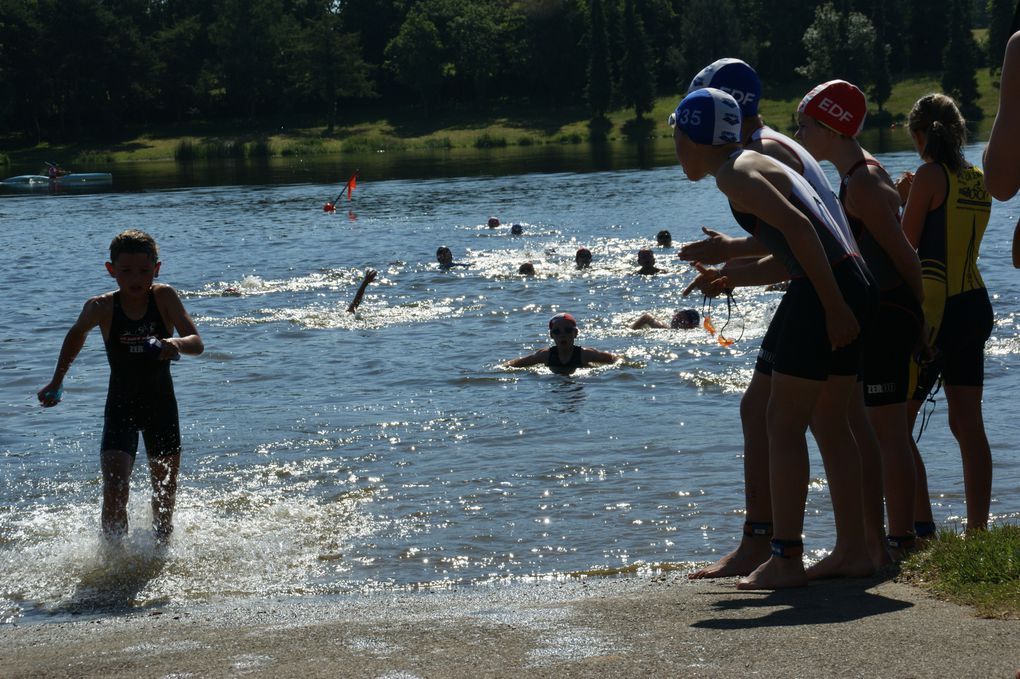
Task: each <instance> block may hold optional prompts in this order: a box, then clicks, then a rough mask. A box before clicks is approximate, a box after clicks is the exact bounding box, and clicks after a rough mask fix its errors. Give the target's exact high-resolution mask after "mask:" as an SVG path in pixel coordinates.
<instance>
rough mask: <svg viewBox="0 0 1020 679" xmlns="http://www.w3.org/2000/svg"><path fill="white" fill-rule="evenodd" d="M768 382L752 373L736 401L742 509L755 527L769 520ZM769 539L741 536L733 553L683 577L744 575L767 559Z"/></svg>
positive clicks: (764, 377)
mask: <svg viewBox="0 0 1020 679" xmlns="http://www.w3.org/2000/svg"><path fill="white" fill-rule="evenodd" d="M771 382H772V378H771V377H770V376H769V375H766V374H765V373H762V372H758V371H757V370H755V371H754V375H753V376H752V377H751V383H750V384H749V385H748V386H747V391H745V392H744V397H743V398H742V399H740V424H741V428H742V429H743V432H744V508H745V509H746V512H747V513H746V518H747V521H749V522H754V523H758V524H768V523H771V521H772V495H771V492H770V490H769V441H768V427H767V421H766V413H767V409H768V402H769V392H770V391H771V389H772V387H771ZM770 538H771V535H769V534H763V535H746V534H745V535H744V536H743V537H742V538H741V540H740V545H739V546H738V547H737V548H736V549H735V550H733V551H732V552H730V553H729V554H727V555H726V556H724V557H723V558H721V559H719V560H718V561H716V562H715V563H714V564H712V565H711V566H707V567H705V568H702V569H701V570H698V571H695V572H693V573H691V574H690V575H689V576H687V577H689V578H691V579H692V580H699V579H702V578H727V577H731V576H734V575H747V574H748V573H750V572H751V571H753V570H754V569H755V568H757V567H758V566H760V565H761V564H763V563H765V561H766V560H767V559H768V558H769V539H770Z"/></svg>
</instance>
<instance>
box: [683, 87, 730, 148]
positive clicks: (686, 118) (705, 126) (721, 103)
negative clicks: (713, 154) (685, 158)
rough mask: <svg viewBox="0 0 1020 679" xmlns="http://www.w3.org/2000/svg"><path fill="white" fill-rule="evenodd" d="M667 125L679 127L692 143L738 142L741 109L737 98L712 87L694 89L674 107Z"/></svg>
mask: <svg viewBox="0 0 1020 679" xmlns="http://www.w3.org/2000/svg"><path fill="white" fill-rule="evenodd" d="M669 124H670V125H672V126H675V127H679V128H680V130H681V131H682V132H683V133H684V134H686V135H687V136H688V137H690V138H691V141H693V142H694V143H695V144H708V145H711V146H722V145H723V144H733V143H736V142H739V141H740V108H739V107H738V106H737V102H736V100H735V99H734V98H733V97H732V96H730V95H728V94H726V93H725V92H723V91H722V90H717V89H715V88H712V87H704V88H702V89H700V90H694V91H693V92H691V93H690V94H688V95H687V96H686V97H684V99H683V101H681V102H680V104H679V105H678V106H677V107H676V111H674V112H673V114H672V115H671V116H670V117H669Z"/></svg>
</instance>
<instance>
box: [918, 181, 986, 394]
mask: <svg viewBox="0 0 1020 679" xmlns="http://www.w3.org/2000/svg"><path fill="white" fill-rule="evenodd" d="M941 167H942V172H943V174H944V175H945V177H946V199H945V201H943V203H942V205H940V206H939V207H937V208H935V209H934V210H932V211H931V212H929V213H928V214H927V216H926V217H925V220H924V228H923V230H922V231H921V239H920V242H919V243H918V246H917V254H918V256H919V257H920V258H921V280H922V282H923V283H924V315H925V319H926V320H927V321H928V325H929V326H930V328H931V337H933V338H934V346H935V350H936V363H937V366H934V368H935V369H934V370H924V371H922V373H923V374H922V375H920V376H919V377H918V379H917V389H916V390H914V394H913V396H914V398H916V399H923V398H924V396H925V394H927V392H928V390H929V389H930V387H931V386H932V384H934V381H935V379H936V378H937V377H938V373H939V372H941V374H942V380H943V381H944V382H945V383H946V384H949V385H957V386H974V387H977V386H981V385H982V384H983V383H984V348H985V342H986V341H987V340H988V338H989V336H990V335H991V334H992V323H993V318H992V304H991V302H990V301H989V299H988V291H987V290H986V289H985V283H984V281H983V280H982V279H981V273H980V272H979V271H978V268H977V258H978V249H979V247H980V246H981V238H982V236H984V233H985V227H987V226H988V218H989V216H990V215H991V210H992V199H991V196H990V195H989V194H988V191H987V190H985V186H984V179H983V175H982V173H981V170H979V169H977V168H976V167H974V166H968V167H965V168H964V169H963V170H961V171H960V172H959V173H953V172H950V171H949V168H947V167H946V166H945V165H942V166H941Z"/></svg>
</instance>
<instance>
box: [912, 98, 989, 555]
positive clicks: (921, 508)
mask: <svg viewBox="0 0 1020 679" xmlns="http://www.w3.org/2000/svg"><path fill="white" fill-rule="evenodd" d="M908 127H909V128H910V136H911V139H913V142H914V147H915V149H916V150H917V153H918V155H920V156H921V160H923V161H924V164H922V165H921V166H920V167H919V168H917V172H916V173H915V174H914V175H912V176H910V175H908V177H907V178H906V180H905V181H904V182H901V183H903V184H905V185H906V186H907V187H909V190H908V197H907V201H906V205H905V206H904V208H903V231H904V233H906V234H907V239H908V240H909V241H910V243H911V245H913V246H915V247H916V248H917V254H918V256H919V257H920V258H921V277H922V280H923V282H924V317H925V320H926V321H927V322H928V326H929V327H930V329H931V331H930V338H929V339H930V341H931V342H932V343H933V345H934V348H935V351H936V356H937V358H936V366H935V368H934V369H933V370H925V371H920V369H918V372H920V373H921V374H920V376H919V377H918V380H917V389H916V390H915V391H914V393H913V395H912V399H913V400H912V401H911V402H910V406H909V408H910V410H909V412H910V414H911V415H912V416H913V417H912V418H911V421H910V426H911V427H913V424H914V418H916V417H917V411H918V409H919V408H920V407H921V403H922V402H923V401H924V397H925V395H926V394H927V393H928V391H929V389H930V388H931V387H932V385H933V384H934V381H935V378H936V377H938V374H939V373H941V377H942V383H943V385H944V386H945V391H946V401H947V403H948V404H949V428H950V429H951V430H952V432H953V436H954V437H956V440H957V443H959V445H960V454H961V456H962V458H963V485H964V490H965V492H966V495H967V530H968V531H973V530H979V529H984V528H985V527H987V525H988V510H989V506H990V503H991V494H992V452H991V448H990V447H989V445H988V437H987V436H986V435H985V425H984V417H983V416H982V413H981V399H982V396H983V385H984V368H985V342H986V341H988V338H989V337H990V336H991V333H992V326H993V321H994V319H993V315H992V304H991V302H990V301H989V298H988V290H987V289H985V283H984V281H983V280H982V278H981V272H980V271H978V265H977V260H978V252H979V250H980V248H981V238H982V237H983V236H984V233H985V227H987V226H988V219H989V217H990V215H991V210H992V199H991V196H990V195H989V194H988V192H987V191H986V190H985V186H984V178H983V176H982V174H981V170H979V169H978V168H976V167H974V166H973V165H971V164H970V163H968V162H967V160H966V158H964V155H963V146H964V144H965V143H966V141H967V128H966V124H965V122H964V119H963V116H962V115H961V114H960V110H959V109H958V108H957V106H956V102H954V101H953V100H952V99H950V98H949V97H947V96H945V95H944V94H929V95H926V96H924V97H921V98H920V99H918V101H917V103H915V104H914V108H913V109H911V111H910V116H909V118H908ZM915 463H916V465H917V471H918V480H917V483H918V488H917V490H918V498H917V506H916V509H915V517H914V519H915V522H916V523H917V526H916V530H917V532H918V535H919V536H920V537H924V536H925V534H929V533H931V532H932V531H933V530H934V523H933V521H932V515H931V502H930V501H929V498H928V485H927V476H926V474H925V469H924V463H923V461H922V460H921V457H920V455H919V454H918V455H917V457H916V458H915Z"/></svg>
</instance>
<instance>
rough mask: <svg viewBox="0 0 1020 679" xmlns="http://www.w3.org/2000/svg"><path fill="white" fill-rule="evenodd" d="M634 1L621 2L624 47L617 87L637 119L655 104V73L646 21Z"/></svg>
mask: <svg viewBox="0 0 1020 679" xmlns="http://www.w3.org/2000/svg"><path fill="white" fill-rule="evenodd" d="M636 4H637V0H624V3H623V37H624V42H625V44H626V45H627V51H626V52H625V53H624V56H623V71H622V74H621V75H622V78H621V81H620V90H621V95H622V97H623V100H624V103H626V104H627V105H628V106H632V107H633V108H634V115H635V116H637V118H638V119H639V120H640V119H641V118H643V117H644V114H645V113H650V112H651V110H652V106H654V104H655V74H654V73H653V72H652V51H651V48H650V46H649V45H648V38H647V36H646V35H645V24H644V21H642V20H641V15H640V14H639V13H638V10H637V8H636V7H635V5H636Z"/></svg>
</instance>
